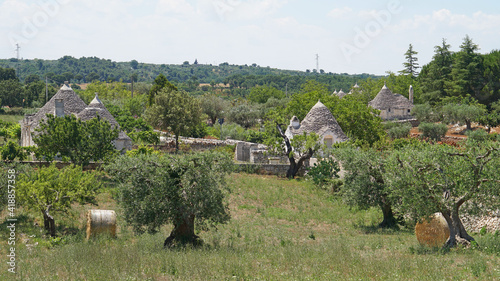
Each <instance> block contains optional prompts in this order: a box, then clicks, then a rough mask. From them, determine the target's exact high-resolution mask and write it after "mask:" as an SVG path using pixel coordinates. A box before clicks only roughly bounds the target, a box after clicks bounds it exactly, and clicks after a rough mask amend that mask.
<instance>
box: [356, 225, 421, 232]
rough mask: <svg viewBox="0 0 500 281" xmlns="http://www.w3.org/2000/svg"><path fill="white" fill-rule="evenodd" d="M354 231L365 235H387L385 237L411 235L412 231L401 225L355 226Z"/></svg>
mask: <svg viewBox="0 0 500 281" xmlns="http://www.w3.org/2000/svg"><path fill="white" fill-rule="evenodd" d="M353 227H354V229H357V230H359V231H361V232H362V233H363V234H385V235H397V234H401V233H411V232H412V230H411V229H408V228H406V227H404V226H401V225H396V226H393V227H381V226H380V225H379V224H370V225H366V224H362V223H355V224H353Z"/></svg>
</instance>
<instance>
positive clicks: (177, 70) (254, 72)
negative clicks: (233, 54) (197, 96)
mask: <svg viewBox="0 0 500 281" xmlns="http://www.w3.org/2000/svg"><path fill="white" fill-rule="evenodd" d="M0 67H3V68H14V69H16V73H17V76H18V77H19V79H20V80H21V82H24V81H25V80H26V79H28V82H29V80H30V79H33V77H35V76H38V78H40V79H45V77H47V78H48V79H50V80H52V81H53V82H55V83H58V84H62V83H63V82H64V81H71V82H72V83H90V82H92V81H95V80H99V81H107V82H109V81H122V82H127V83H128V82H131V80H132V78H133V77H134V81H135V82H152V81H153V80H154V79H155V78H156V77H157V76H158V75H159V74H160V73H162V74H164V75H165V76H166V78H167V79H168V80H169V81H172V82H173V83H186V84H188V85H196V86H197V85H199V84H200V83H205V84H210V83H211V84H212V85H213V84H214V83H215V84H219V83H226V84H229V85H230V86H232V87H243V88H247V89H248V88H251V87H253V86H255V85H264V84H272V83H274V84H276V85H279V86H280V87H281V86H282V87H283V89H285V87H291V88H292V89H293V88H295V87H297V89H298V85H300V84H302V83H303V82H304V81H305V80H306V79H313V80H318V81H321V82H323V83H326V84H328V85H330V86H331V87H332V88H335V87H337V88H343V89H348V88H350V87H352V85H353V84H354V83H355V82H356V81H357V80H360V79H365V78H367V77H373V75H369V74H361V75H348V74H346V73H343V74H334V73H325V72H324V71H323V70H320V72H319V73H318V72H316V71H308V70H307V71H294V70H281V69H276V68H270V67H261V66H258V65H256V64H252V65H230V64H229V63H227V62H225V63H221V64H219V65H211V64H198V62H197V61H196V60H195V61H194V62H193V63H190V62H188V61H185V62H184V63H183V64H181V65H172V64H150V63H139V62H137V61H136V60H132V61H130V62H115V61H111V60H108V59H100V58H97V57H82V58H79V59H77V58H74V57H71V56H64V57H62V58H60V59H58V60H43V59H33V60H27V59H25V60H17V59H14V58H11V59H0ZM298 77H299V78H298ZM35 79H36V78H35ZM243 80H245V81H246V82H245V83H243ZM287 83H288V86H287V85H286V84H287Z"/></svg>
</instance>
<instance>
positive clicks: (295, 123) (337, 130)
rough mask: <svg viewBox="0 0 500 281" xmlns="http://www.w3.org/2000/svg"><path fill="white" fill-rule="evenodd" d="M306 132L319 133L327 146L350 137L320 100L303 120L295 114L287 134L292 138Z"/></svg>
mask: <svg viewBox="0 0 500 281" xmlns="http://www.w3.org/2000/svg"><path fill="white" fill-rule="evenodd" d="M304 132H306V133H313V132H314V133H316V134H318V135H319V136H320V140H321V142H323V143H325V144H326V146H327V147H331V146H332V144H334V143H337V142H344V141H347V140H348V139H349V138H348V137H347V136H346V135H345V134H344V132H343V131H342V128H341V127H340V125H339V123H337V120H336V119H335V117H333V114H332V113H331V112H330V110H329V109H328V108H327V107H326V106H325V105H324V104H323V103H321V101H318V102H317V103H316V104H315V105H314V106H313V107H312V108H311V110H310V111H309V113H307V115H306V117H305V118H304V120H302V122H300V120H299V119H298V118H297V117H296V116H293V117H292V119H291V120H290V125H289V126H288V128H287V129H286V132H285V135H286V136H287V137H288V138H289V139H292V138H293V137H294V136H296V135H302V134H303V133H304Z"/></svg>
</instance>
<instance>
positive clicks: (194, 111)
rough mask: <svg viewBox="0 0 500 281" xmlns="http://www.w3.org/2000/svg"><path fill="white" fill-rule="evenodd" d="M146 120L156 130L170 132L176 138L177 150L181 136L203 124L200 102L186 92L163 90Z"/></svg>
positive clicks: (147, 114)
mask: <svg viewBox="0 0 500 281" xmlns="http://www.w3.org/2000/svg"><path fill="white" fill-rule="evenodd" d="M145 115H146V120H147V121H148V122H149V123H150V124H151V125H152V126H153V127H155V128H159V129H161V130H165V131H170V132H172V133H173V134H174V136H175V149H176V151H178V150H179V136H181V135H186V134H188V133H189V132H190V131H191V130H192V129H193V128H194V127H196V126H198V125H199V124H200V122H201V115H202V109H201V106H200V102H199V101H198V100H197V99H196V98H194V97H191V96H189V95H188V93H186V92H181V91H171V90H165V89H164V90H162V91H160V92H159V94H158V95H156V97H155V104H153V105H152V106H151V107H149V108H148V109H147V110H146V112H145Z"/></svg>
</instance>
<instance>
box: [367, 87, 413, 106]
mask: <svg viewBox="0 0 500 281" xmlns="http://www.w3.org/2000/svg"><path fill="white" fill-rule="evenodd" d="M368 105H369V106H371V107H373V108H375V109H379V110H386V109H389V108H393V109H406V108H413V104H412V103H411V102H410V101H409V100H408V99H407V98H406V97H404V96H403V95H400V94H393V93H392V92H391V90H389V88H387V86H386V85H385V84H384V86H383V87H382V89H381V90H380V92H379V93H378V94H377V96H376V97H375V98H374V99H373V100H371V101H370V102H369V103H368Z"/></svg>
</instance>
